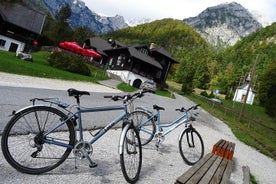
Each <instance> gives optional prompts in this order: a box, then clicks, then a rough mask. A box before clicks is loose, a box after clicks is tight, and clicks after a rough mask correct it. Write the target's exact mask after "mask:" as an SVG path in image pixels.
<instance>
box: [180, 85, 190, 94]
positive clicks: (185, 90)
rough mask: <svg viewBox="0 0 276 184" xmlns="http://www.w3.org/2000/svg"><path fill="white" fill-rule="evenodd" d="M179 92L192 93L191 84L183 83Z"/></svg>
mask: <svg viewBox="0 0 276 184" xmlns="http://www.w3.org/2000/svg"><path fill="white" fill-rule="evenodd" d="M181 91H182V92H183V93H184V94H190V93H192V92H193V85H192V84H191V83H183V84H182V87H181Z"/></svg>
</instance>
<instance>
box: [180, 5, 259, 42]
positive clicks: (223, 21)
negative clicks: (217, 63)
mask: <svg viewBox="0 0 276 184" xmlns="http://www.w3.org/2000/svg"><path fill="white" fill-rule="evenodd" d="M183 21H184V22H185V23H187V24H188V25H190V26H191V27H193V28H194V29H196V30H197V31H198V32H199V33H200V34H201V35H202V36H203V37H204V38H206V39H207V40H208V41H209V42H210V43H211V44H212V45H222V46H227V45H234V44H235V43H236V42H237V41H238V40H240V39H241V38H242V37H244V36H246V35H248V34H250V33H252V32H255V31H256V30H258V29H260V28H262V24H261V23H260V22H258V21H257V20H256V19H255V18H254V16H253V15H252V14H251V13H250V12H249V11H248V10H247V9H245V8H244V7H243V6H241V5H240V4H238V3H236V2H231V3H223V4H220V5H217V6H213V7H209V8H207V9H206V10H204V11H203V12H201V13H200V14H199V15H198V16H196V17H190V18H187V19H184V20H183Z"/></svg>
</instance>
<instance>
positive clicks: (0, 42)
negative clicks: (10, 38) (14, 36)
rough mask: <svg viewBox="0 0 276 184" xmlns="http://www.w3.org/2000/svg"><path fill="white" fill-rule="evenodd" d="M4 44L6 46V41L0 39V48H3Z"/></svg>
mask: <svg viewBox="0 0 276 184" xmlns="http://www.w3.org/2000/svg"><path fill="white" fill-rule="evenodd" d="M5 44H6V40H2V39H0V46H1V47H4V46H5Z"/></svg>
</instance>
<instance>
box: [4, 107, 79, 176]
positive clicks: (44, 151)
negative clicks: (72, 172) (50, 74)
mask: <svg viewBox="0 0 276 184" xmlns="http://www.w3.org/2000/svg"><path fill="white" fill-rule="evenodd" d="M65 117H66V116H65V115H64V113H62V112H61V111H59V110H57V109H54V108H50V107H44V106H37V107H31V108H28V109H25V110H23V111H22V112H20V113H19V114H17V115H15V116H14V117H13V118H12V119H11V120H10V122H9V123H8V124H7V126H6V128H5V130H4V132H3V136H2V142H1V146H2V150H3V154H4V156H5V158H6V160H7V161H8V162H9V163H10V164H11V165H12V166H13V167H14V168H15V169H17V170H18V171H20V172H24V173H29V174H40V173H43V172H47V171H50V170H52V169H54V168H55V167H57V166H58V165H60V164H61V163H62V162H63V161H64V160H65V159H66V158H67V157H68V155H69V154H70V151H71V148H66V147H61V146H57V145H54V144H49V143H50V142H51V141H56V142H59V143H60V144H64V145H72V146H73V144H74V139H75V135H74V127H73V125H72V124H69V123H68V124H65V125H63V126H61V127H59V128H58V129H57V130H55V131H54V132H52V133H50V134H49V135H47V137H45V136H43V133H44V132H45V131H46V130H48V129H49V128H50V127H52V126H53V125H54V124H57V123H58V122H59V121H60V119H64V118H65ZM47 140H48V141H47Z"/></svg>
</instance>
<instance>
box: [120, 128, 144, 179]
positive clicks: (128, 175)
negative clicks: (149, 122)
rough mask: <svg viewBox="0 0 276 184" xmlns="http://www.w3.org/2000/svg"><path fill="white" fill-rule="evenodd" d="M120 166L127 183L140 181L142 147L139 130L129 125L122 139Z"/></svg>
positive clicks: (123, 132) (124, 130)
mask: <svg viewBox="0 0 276 184" xmlns="http://www.w3.org/2000/svg"><path fill="white" fill-rule="evenodd" d="M119 149H120V150H119V153H120V164H121V168H122V172H123V175H124V177H125V179H126V181H127V182H129V183H135V182H136V181H137V180H138V179H139V175H140V171H141V166H142V145H141V141H140V137H139V132H138V131H137V129H136V128H135V127H134V126H133V125H131V124H127V125H126V126H125V127H124V129H123V131H122V134H121V138H120V147H119Z"/></svg>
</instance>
